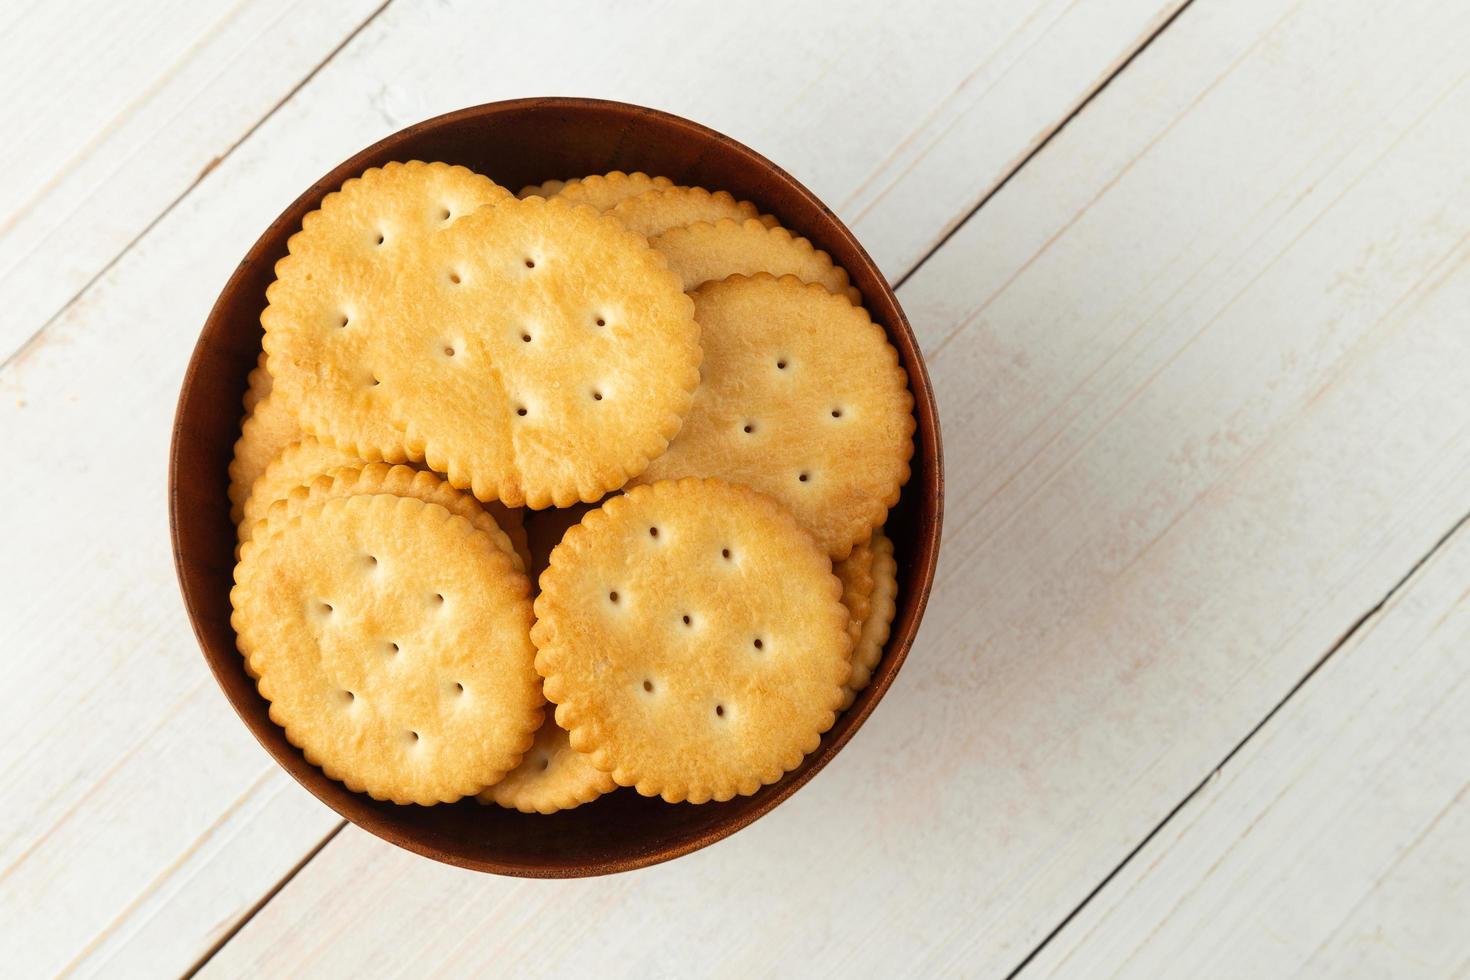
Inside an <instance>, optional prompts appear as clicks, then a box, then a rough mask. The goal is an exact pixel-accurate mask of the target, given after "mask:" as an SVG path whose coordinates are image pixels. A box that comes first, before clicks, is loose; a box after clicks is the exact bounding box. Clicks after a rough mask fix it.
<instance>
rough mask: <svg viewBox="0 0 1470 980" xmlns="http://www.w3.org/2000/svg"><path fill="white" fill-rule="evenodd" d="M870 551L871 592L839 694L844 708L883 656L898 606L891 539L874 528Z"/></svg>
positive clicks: (855, 696) (871, 676) (846, 707)
mask: <svg viewBox="0 0 1470 980" xmlns="http://www.w3.org/2000/svg"><path fill="white" fill-rule="evenodd" d="M871 551H872V556H873V594H872V598H871V600H870V601H869V603H868V612H867V615H866V616H865V617H864V618H863V625H862V630H861V631H860V632H859V634H858V640H857V643H855V644H854V645H853V648H852V673H851V675H850V676H849V677H848V680H847V685H846V687H845V688H844V691H843V696H842V710H844V711H846V710H847V709H848V708H849V707H850V706H851V705H852V702H853V701H854V700H855V699H856V698H857V696H858V694H859V693H860V692H861V691H862V690H863V688H865V687H867V686H868V683H869V682H870V681H871V680H872V679H873V668H875V667H877V666H878V661H879V660H880V659H882V657H883V647H884V645H885V644H886V643H887V642H888V633H889V630H890V629H892V627H893V615H894V612H895V611H896V610H897V608H898V606H897V597H898V565H897V564H895V562H894V560H893V542H892V541H890V540H889V539H888V536H887V535H885V534H884V533H883V532H882V531H881V530H878V531H874V532H873V541H872V544H871Z"/></svg>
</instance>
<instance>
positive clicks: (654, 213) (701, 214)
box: [562, 187, 776, 238]
mask: <svg viewBox="0 0 1470 980" xmlns="http://www.w3.org/2000/svg"><path fill="white" fill-rule="evenodd" d="M565 197H566V195H565V193H564V194H563V195H562V199H565ZM607 213H608V214H610V215H612V216H613V217H615V218H617V219H618V220H619V221H621V222H622V223H623V224H624V225H626V226H627V227H628V228H629V229H630V230H632V231H636V232H637V233H638V234H640V235H642V236H644V237H645V238H656V237H658V236H659V235H662V234H664V233H665V232H666V231H668V230H669V229H670V228H680V227H683V226H684V225H692V224H694V223H695V222H698V221H709V222H715V221H719V220H720V219H722V218H729V219H731V220H733V221H746V220H748V219H755V220H756V221H759V222H761V223H763V224H768V225H775V224H776V219H775V218H773V217H771V216H770V215H763V214H761V213H760V211H759V210H758V209H757V208H756V206H755V205H754V204H751V203H750V202H749V201H737V200H735V198H733V197H731V196H730V195H729V194H727V193H726V192H725V191H715V192H714V193H713V194H711V193H710V192H709V191H707V190H705V189H704V188H703V187H666V188H663V189H661V190H650V191H644V192H643V193H642V194H638V195H637V196H635V197H629V198H626V199H625V200H623V201H620V202H619V203H618V204H617V205H616V206H615V207H613V208H611V209H610V210H609V211H608V212H607Z"/></svg>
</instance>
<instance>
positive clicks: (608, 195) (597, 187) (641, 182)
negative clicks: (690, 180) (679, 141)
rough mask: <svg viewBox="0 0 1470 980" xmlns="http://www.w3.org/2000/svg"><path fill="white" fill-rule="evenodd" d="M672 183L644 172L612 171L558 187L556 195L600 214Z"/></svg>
mask: <svg viewBox="0 0 1470 980" xmlns="http://www.w3.org/2000/svg"><path fill="white" fill-rule="evenodd" d="M673 186H674V182H673V181H672V180H669V178H667V177H650V176H648V174H645V173H631V174H625V173H623V172H622V171H621V170H614V171H613V172H612V173H608V174H593V175H591V176H590V177H583V178H582V179H581V180H578V181H574V182H569V183H568V184H567V185H566V186H564V187H561V188H558V190H557V196H558V197H560V198H561V199H562V200H564V201H566V202H567V203H568V204H585V205H587V206H588V207H593V208H596V209H597V210H599V211H608V210H611V209H612V208H615V207H617V206H618V204H620V203H621V202H623V201H626V200H627V199H628V198H630V197H637V196H638V195H639V194H644V193H646V192H648V191H661V190H668V189H669V188H671V187H673Z"/></svg>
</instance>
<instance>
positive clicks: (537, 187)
mask: <svg viewBox="0 0 1470 980" xmlns="http://www.w3.org/2000/svg"><path fill="white" fill-rule="evenodd" d="M581 179H582V178H581V177H572V178H570V179H569V180H543V181H542V182H541V183H539V184H527V185H526V186H525V187H522V188H521V189H520V190H518V191H516V197H519V198H521V199H522V200H524V199H525V198H528V197H555V196H556V195H557V194H559V193H560V192H561V191H562V189H563V188H566V187H570V186H571V185H572V184H575V183H577V182H578V181H579V180H581Z"/></svg>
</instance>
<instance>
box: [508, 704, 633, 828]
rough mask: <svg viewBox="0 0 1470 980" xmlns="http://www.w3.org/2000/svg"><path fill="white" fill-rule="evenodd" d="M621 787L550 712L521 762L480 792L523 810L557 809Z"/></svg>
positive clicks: (574, 806)
mask: <svg viewBox="0 0 1470 980" xmlns="http://www.w3.org/2000/svg"><path fill="white" fill-rule="evenodd" d="M617 788H618V784H617V783H615V782H613V778H612V777H611V776H609V775H608V774H607V773H605V772H603V771H602V770H601V769H598V768H597V767H596V766H594V765H593V764H592V760H591V759H590V758H588V756H587V755H586V753H583V752H578V751H577V750H576V749H574V748H572V743H571V740H570V739H569V738H568V736H567V732H566V729H564V728H562V727H561V726H560V725H558V724H557V723H556V720H555V719H554V718H553V717H552V716H551V712H549V711H548V712H547V713H546V720H545V721H543V722H542V723H541V728H540V729H539V730H538V731H537V732H536V741H535V742H534V743H533V744H532V745H531V748H530V750H529V751H528V752H527V753H526V756H525V758H523V759H522V760H521V764H520V765H518V766H516V767H515V768H514V769H512V770H511V771H510V772H508V773H506V774H505V778H504V779H502V780H501V781H500V782H498V783H496V784H495V785H494V786H491V787H490V788H489V789H487V790H485V791H484V792H483V793H481V794H480V796H479V800H480V802H481V803H498V804H500V805H501V806H503V807H506V808H507V809H511V810H519V811H521V812H522V813H556V812H557V811H558V810H572V809H575V808H576V807H579V806H581V805H582V804H583V803H590V802H592V801H593V800H595V799H597V798H598V797H599V796H601V795H602V794H603V793H611V792H612V791H613V790H615V789H617Z"/></svg>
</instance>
